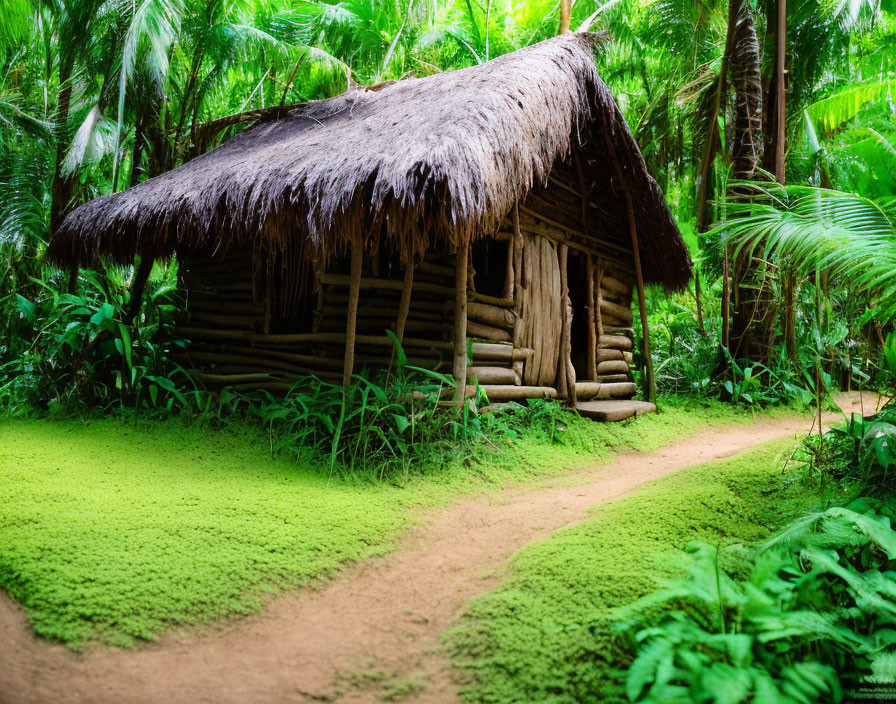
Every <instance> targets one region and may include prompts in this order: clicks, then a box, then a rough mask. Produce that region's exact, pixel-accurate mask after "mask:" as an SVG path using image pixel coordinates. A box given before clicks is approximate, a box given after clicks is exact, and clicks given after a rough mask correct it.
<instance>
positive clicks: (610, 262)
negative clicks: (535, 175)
mask: <svg viewBox="0 0 896 704" xmlns="http://www.w3.org/2000/svg"><path fill="white" fill-rule="evenodd" d="M582 182H583V179H580V177H579V174H578V172H577V170H576V169H575V168H574V167H573V166H570V165H564V164H558V165H557V166H556V167H555V169H554V171H553V173H552V175H551V177H550V180H549V182H548V184H547V185H546V186H543V187H539V188H536V189H534V190H533V191H532V192H531V193H530V194H529V195H528V196H527V198H526V199H525V200H524V201H522V202H521V203H520V205H519V230H520V234H521V236H522V241H523V257H522V271H521V272H514V278H515V280H517V281H521V282H522V289H523V292H522V306H521V307H520V309H519V316H520V322H519V323H518V325H517V333H518V336H517V338H516V339H515V340H514V344H515V345H516V346H517V347H518V348H519V349H521V350H523V351H525V353H526V355H527V356H526V362H525V364H524V366H523V369H522V381H523V383H524V384H525V385H526V386H528V387H532V389H533V395H542V393H541V391H540V390H541V389H543V388H544V387H552V388H554V389H557V388H559V387H560V386H561V384H560V379H559V374H560V372H561V370H564V371H565V368H564V367H563V364H562V360H559V359H558V356H559V350H560V348H561V345H560V341H561V334H562V331H561V328H560V325H561V315H562V314H561V311H562V306H561V301H560V272H559V257H558V256H557V249H558V247H560V246H561V245H566V246H567V247H568V248H569V249H568V251H569V257H568V264H567V279H568V282H569V297H570V303H571V309H572V320H571V326H570V327H571V339H570V357H571V362H572V365H573V367H574V370H575V378H576V380H577V382H582V383H577V384H576V391H577V395H578V397H579V398H589V397H595V396H600V397H630V396H632V395H634V393H635V390H636V389H635V386H634V384H633V383H632V376H631V371H630V363H631V361H632V349H633V339H634V335H633V331H632V312H631V303H632V292H633V288H634V272H633V262H632V250H631V244H630V243H629V242H626V241H622V240H619V239H617V238H614V237H613V236H611V235H608V234H607V230H604V229H602V228H601V213H600V212H599V211H598V210H597V208H596V207H595V206H594V205H593V204H590V203H589V204H585V203H584V200H583V196H582V191H583V188H582V185H583V183H582ZM609 230H610V231H612V230H613V228H610V229H609ZM513 236H514V225H513V219H512V217H508V218H507V219H506V220H505V222H504V223H503V224H502V226H501V228H500V231H499V233H498V237H503V238H513ZM589 276H591V277H593V279H592V283H591V285H590V286H589V285H588V277H589ZM592 324H593V325H592ZM589 348H592V350H591V352H589ZM518 353H519V354H522V353H520V352H518Z"/></svg>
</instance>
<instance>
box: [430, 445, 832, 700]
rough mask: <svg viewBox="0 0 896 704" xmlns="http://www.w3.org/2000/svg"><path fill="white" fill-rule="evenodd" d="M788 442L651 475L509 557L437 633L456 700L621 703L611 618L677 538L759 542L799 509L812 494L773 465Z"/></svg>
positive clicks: (676, 551) (674, 553)
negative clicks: (494, 583) (443, 640)
mask: <svg viewBox="0 0 896 704" xmlns="http://www.w3.org/2000/svg"><path fill="white" fill-rule="evenodd" d="M792 447H793V441H792V440H784V441H777V442H773V443H770V444H767V445H764V446H761V447H760V448H758V449H756V450H754V451H751V452H749V453H746V454H744V455H740V456H738V457H735V458H732V459H730V460H725V461H723V462H717V463H710V464H705V465H701V466H698V467H695V468H692V469H688V470H685V471H683V472H679V473H678V474H675V475H672V476H669V477H666V478H663V479H660V480H657V481H655V482H651V483H650V484H648V485H646V486H645V487H643V488H642V489H640V490H639V491H638V492H636V493H635V494H632V495H631V496H629V497H626V498H624V499H622V500H620V501H618V502H614V503H612V504H608V505H606V506H603V507H600V508H598V509H596V510H595V512H594V516H593V517H592V518H590V519H588V520H587V521H585V522H584V523H581V524H579V525H576V526H573V527H571V528H568V529H565V530H563V531H560V532H558V533H556V534H554V535H553V536H551V537H550V538H548V539H546V540H544V541H541V542H538V543H535V544H533V545H530V546H528V547H526V548H524V549H523V550H521V551H520V552H519V553H517V555H515V556H514V558H513V559H512V560H511V562H510V563H509V566H508V569H509V573H510V576H509V578H508V580H507V581H506V582H504V583H503V584H502V585H501V586H500V587H498V588H497V589H495V590H493V591H492V592H489V593H487V594H485V595H483V596H481V597H479V598H478V599H476V600H474V601H473V602H472V603H471V604H470V606H469V607H468V609H467V611H466V613H465V615H464V616H463V618H462V619H461V621H460V623H459V624H458V626H457V627H456V628H455V629H453V630H452V631H451V632H450V633H449V634H448V636H447V643H448V648H449V650H450V652H451V653H452V656H453V658H454V662H455V664H456V665H457V666H459V668H460V671H461V672H462V674H463V676H464V677H465V678H466V687H465V690H464V692H463V695H464V698H465V700H466V701H469V702H489V703H491V704H497V703H499V702H500V703H510V702H520V701H533V702H536V701H537V702H540V703H543V704H547V703H550V704H571V703H573V702H595V701H600V702H615V701H619V702H621V701H627V699H625V697H624V695H623V692H622V691H621V690H620V687H619V682H620V679H619V672H618V670H619V668H620V667H621V666H624V664H625V663H626V661H627V658H628V656H627V654H625V653H623V652H621V651H620V649H619V644H618V643H617V642H616V640H615V638H614V636H613V624H614V623H615V622H616V620H617V619H618V618H620V617H621V616H622V615H624V612H625V607H626V606H627V605H630V604H632V603H633V602H634V601H636V600H637V599H639V598H640V597H642V596H644V595H646V594H647V593H649V592H651V591H653V590H654V589H655V588H656V587H657V586H658V585H659V584H660V583H661V582H662V580H664V579H667V578H668V577H670V576H671V575H672V574H674V572H675V569H676V565H677V564H678V563H679V558H680V556H681V555H682V551H681V549H682V548H683V547H685V546H686V545H687V544H688V543H690V542H692V541H696V540H700V541H704V542H708V543H710V544H722V545H733V544H738V543H745V544H746V543H749V542H750V541H756V540H760V539H762V538H765V537H767V536H768V535H770V534H771V533H772V532H774V531H775V530H776V529H777V528H779V527H781V526H782V525H783V524H785V523H787V522H788V521H789V520H791V519H792V518H794V517H795V516H797V515H799V514H800V513H802V512H803V511H805V510H806V508H807V507H808V506H811V505H812V504H813V503H814V501H815V500H816V494H815V493H814V492H812V491H811V490H810V489H807V488H805V487H804V486H802V485H799V484H796V483H795V482H793V481H792V479H791V477H790V476H788V475H785V474H782V472H781V467H782V463H783V460H782V453H784V452H785V451H787V450H789V449H790V448H792ZM748 549H749V548H747V547H745V548H744V550H743V551H737V550H735V551H733V552H734V554H735V555H737V554H741V555H745V554H746V552H747V550H748ZM728 567H732V566H731V565H729V566H728Z"/></svg>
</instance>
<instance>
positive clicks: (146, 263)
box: [125, 255, 153, 325]
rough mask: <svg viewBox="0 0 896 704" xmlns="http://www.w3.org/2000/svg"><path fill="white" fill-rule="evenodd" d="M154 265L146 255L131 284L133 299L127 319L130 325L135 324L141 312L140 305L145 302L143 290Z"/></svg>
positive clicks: (129, 304) (141, 259)
mask: <svg viewBox="0 0 896 704" xmlns="http://www.w3.org/2000/svg"><path fill="white" fill-rule="evenodd" d="M152 265H153V258H152V257H149V256H146V255H144V256H141V257H140V265H139V266H138V267H137V272H136V273H135V274H134V281H133V282H132V283H131V299H130V301H129V303H128V312H127V317H126V319H125V322H126V323H127V324H128V325H130V324H131V323H133V322H134V320H135V319H136V318H137V314H138V313H139V312H140V304H141V303H142V302H143V289H144V288H145V287H146V282H147V280H148V279H149V274H150V272H151V271H152Z"/></svg>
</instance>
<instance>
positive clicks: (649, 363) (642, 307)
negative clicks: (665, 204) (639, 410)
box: [601, 113, 656, 403]
mask: <svg viewBox="0 0 896 704" xmlns="http://www.w3.org/2000/svg"><path fill="white" fill-rule="evenodd" d="M601 121H602V122H603V128H604V129H603V133H604V140H605V141H606V143H607V151H608V152H609V153H610V156H611V157H612V159H613V165H614V167H615V169H616V176H617V178H618V179H619V185H620V186H621V187H622V193H623V195H624V196H625V205H626V208H627V209H628V229H629V235H630V237H631V242H632V254H633V256H634V259H635V281H637V284H638V310H639V311H640V313H641V336H642V337H643V338H644V364H645V365H646V367H647V400H648V401H650V402H651V403H655V402H656V378H655V377H654V375H653V358H652V357H651V354H650V326H649V325H648V324H647V304H646V301H645V297H644V274H643V272H642V271H641V252H640V249H639V247H638V226H637V224H636V223H635V205H634V202H633V201H632V194H631V191H630V190H629V188H628V183H627V182H626V179H625V174H624V173H623V172H622V167H621V166H620V165H619V159H618V157H617V156H616V146H615V145H614V144H613V140H612V139H611V138H610V128H609V125H607V122H606V115H605V114H604V113H601Z"/></svg>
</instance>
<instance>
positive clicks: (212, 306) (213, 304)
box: [186, 296, 264, 316]
mask: <svg viewBox="0 0 896 704" xmlns="http://www.w3.org/2000/svg"><path fill="white" fill-rule="evenodd" d="M186 309H187V311H188V312H189V311H193V310H202V311H208V312H209V313H215V314H221V313H227V314H231V313H234V314H243V315H245V314H248V315H262V316H263V315H264V306H263V305H260V304H256V303H228V304H227V305H222V304H221V301H219V300H217V299H215V298H211V297H207V298H206V297H202V298H200V297H197V296H191V297H190V298H189V299H188V300H187V304H186Z"/></svg>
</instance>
